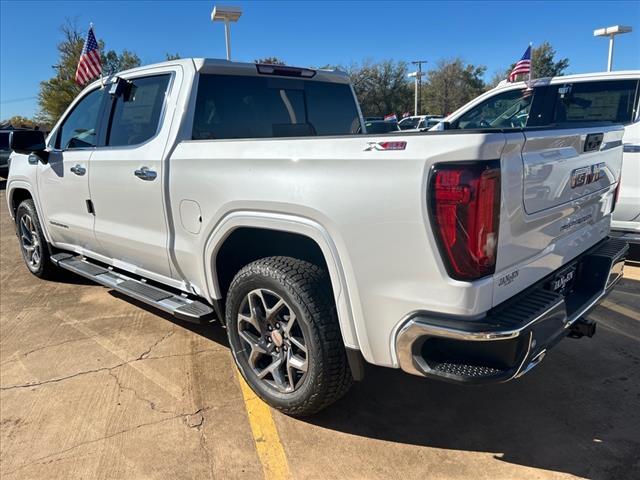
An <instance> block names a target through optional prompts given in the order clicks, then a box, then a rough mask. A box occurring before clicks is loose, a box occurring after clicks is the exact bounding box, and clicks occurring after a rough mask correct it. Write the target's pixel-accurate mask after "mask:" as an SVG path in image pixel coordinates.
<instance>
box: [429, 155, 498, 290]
mask: <svg viewBox="0 0 640 480" xmlns="http://www.w3.org/2000/svg"><path fill="white" fill-rule="evenodd" d="M429 187H430V188H429V194H430V197H429V198H430V216H431V222H432V225H433V230H434V233H435V236H436V240H437V242H438V246H439V248H440V254H441V255H442V259H443V260H444V263H445V266H446V267H447V271H448V273H449V275H450V276H451V277H452V278H455V279H458V280H475V279H477V278H480V277H484V276H486V275H491V274H493V273H494V271H495V266H496V253H497V247H498V227H499V220H500V162H498V161H489V162H460V163H447V164H440V165H435V166H434V168H433V170H432V173H431V181H430V185H429Z"/></svg>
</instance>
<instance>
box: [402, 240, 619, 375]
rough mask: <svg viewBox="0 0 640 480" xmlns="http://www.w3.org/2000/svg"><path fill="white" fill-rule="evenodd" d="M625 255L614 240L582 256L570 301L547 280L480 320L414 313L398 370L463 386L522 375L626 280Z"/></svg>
mask: <svg viewBox="0 0 640 480" xmlns="http://www.w3.org/2000/svg"><path fill="white" fill-rule="evenodd" d="M627 251H628V245H627V244H626V242H624V241H622V240H620V239H616V238H609V239H607V240H604V241H602V242H600V243H599V244H598V245H596V246H595V247H594V248H592V249H591V250H589V251H587V252H585V253H584V254H583V255H581V256H579V257H578V258H577V259H575V260H574V262H577V268H578V269H579V274H578V275H579V277H578V281H577V283H576V285H575V287H574V289H573V290H572V291H571V292H570V293H568V294H566V295H562V294H560V293H556V292H552V291H550V290H548V289H546V285H547V283H548V281H549V277H548V278H545V279H543V280H542V281H540V282H538V283H537V284H535V285H533V286H532V287H530V288H528V289H527V290H525V291H524V292H522V293H520V294H519V295H517V296H516V297H514V298H513V299H510V300H508V301H506V302H504V303H503V304H501V305H499V306H497V307H496V308H494V309H492V310H491V311H489V312H488V313H487V315H486V317H485V318H483V319H480V320H466V319H459V318H435V317H433V316H432V315H429V314H416V315H413V316H412V317H411V318H410V319H409V320H408V321H407V322H406V323H405V324H404V325H403V326H402V328H401V329H400V331H399V332H398V335H397V337H396V352H397V355H398V361H399V364H400V368H402V370H404V371H405V372H407V373H411V374H414V375H420V376H425V377H433V378H439V379H443V380H447V381H452V382H459V383H492V382H505V381H508V380H511V379H513V378H516V377H518V376H521V375H523V374H524V373H526V372H528V371H529V370H531V369H532V368H533V367H535V366H536V365H537V364H538V363H539V362H540V361H541V360H542V358H543V357H544V356H545V355H546V352H547V351H548V349H549V348H551V347H553V346H554V345H555V344H556V343H557V342H559V341H560V340H561V339H562V338H564V337H565V336H566V335H567V334H568V333H569V332H570V328H571V326H572V325H573V324H574V323H575V322H577V321H578V320H579V319H581V318H582V317H583V316H585V315H587V314H588V313H589V312H590V311H591V310H592V309H593V308H594V307H595V306H596V305H597V304H598V303H599V302H600V301H601V300H602V299H603V298H604V297H605V296H606V295H607V294H608V293H609V292H610V291H611V289H612V288H613V287H614V286H615V284H616V283H617V282H618V281H619V280H620V279H621V278H622V268H623V266H624V260H625V256H626V253H627ZM552 276H553V275H552ZM552 276H551V277H552Z"/></svg>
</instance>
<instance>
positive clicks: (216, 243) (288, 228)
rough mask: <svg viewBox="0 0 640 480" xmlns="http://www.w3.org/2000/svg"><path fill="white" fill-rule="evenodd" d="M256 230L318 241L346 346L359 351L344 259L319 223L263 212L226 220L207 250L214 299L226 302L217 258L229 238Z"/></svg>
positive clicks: (205, 262)
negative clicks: (244, 230) (237, 231)
mask: <svg viewBox="0 0 640 480" xmlns="http://www.w3.org/2000/svg"><path fill="white" fill-rule="evenodd" d="M241 227H254V228H263V229H268V230H278V231H283V232H288V233H294V234H300V235H304V236H306V237H308V238H310V239H312V240H313V241H315V242H316V243H317V244H318V246H319V247H320V250H321V251H322V254H323V256H324V259H325V262H326V264H327V268H328V270H329V277H330V279H331V286H332V289H333V293H334V297H335V300H336V308H337V313H338V320H339V322H340V330H341V333H342V338H343V340H344V343H345V346H346V347H348V348H352V349H359V348H360V347H359V345H360V343H359V342H358V338H357V335H356V329H355V324H354V317H353V309H352V306H351V301H350V296H349V288H348V286H347V281H346V277H345V273H344V269H343V265H342V262H341V261H340V255H339V253H338V249H337V248H336V246H335V243H334V242H333V240H332V239H331V236H330V235H329V232H328V231H327V230H326V229H325V228H324V227H323V226H322V225H320V224H319V223H318V222H316V221H314V220H311V219H309V218H305V217H300V216H296V215H289V214H282V213H271V212H260V211H235V212H231V213H229V214H227V215H226V216H225V217H223V218H222V219H221V220H220V221H219V222H218V223H217V224H216V226H215V227H214V229H213V231H212V232H211V233H210V234H209V236H208V238H207V241H206V243H205V248H204V258H203V262H202V263H203V265H204V268H205V272H204V274H205V279H206V283H207V290H208V292H209V295H210V297H211V298H213V299H222V292H221V290H220V285H219V282H218V276H217V273H216V261H215V259H216V256H217V254H218V251H219V249H220V247H221V246H222V245H223V243H224V241H225V240H226V238H227V237H228V236H229V235H230V234H231V233H232V232H233V231H234V230H235V229H237V228H241Z"/></svg>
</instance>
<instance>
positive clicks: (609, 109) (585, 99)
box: [432, 70, 640, 245]
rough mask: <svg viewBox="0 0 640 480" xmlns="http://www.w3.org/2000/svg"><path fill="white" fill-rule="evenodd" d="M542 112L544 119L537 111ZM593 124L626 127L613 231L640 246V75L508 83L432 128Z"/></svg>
mask: <svg viewBox="0 0 640 480" xmlns="http://www.w3.org/2000/svg"><path fill="white" fill-rule="evenodd" d="M535 96H538V99H535V100H534V97H535ZM543 99H544V100H543ZM532 105H535V108H534V109H533V110H531V109H532ZM543 105H544V107H543ZM540 108H544V109H545V112H544V115H541V113H540V112H539V111H537V110H536V109H538V110H539V109H540ZM530 110H531V112H532V115H530ZM587 122H597V123H609V124H620V125H623V126H624V130H625V133H624V136H623V138H622V142H623V150H624V154H623V162H622V182H621V185H620V191H619V195H618V201H617V203H616V210H615V212H614V213H613V218H612V221H611V231H612V235H615V236H617V237H621V238H623V239H624V240H625V241H627V242H629V243H632V244H637V245H640V70H628V71H617V72H599V73H587V74H578V75H567V76H562V77H552V78H537V79H535V80H534V81H533V82H532V83H531V88H528V86H527V85H526V84H525V83H523V82H517V83H509V82H507V81H503V82H502V83H501V84H500V85H498V86H497V87H496V88H494V89H492V90H490V91H488V92H486V93H484V94H482V95H480V96H478V97H477V98H475V99H474V100H472V101H471V102H469V103H468V104H466V105H464V106H463V107H461V108H459V109H458V110H456V111H455V112H453V113H452V114H451V115H449V116H448V117H447V118H446V119H444V120H443V122H441V123H440V125H439V126H438V127H434V128H432V129H433V130H439V129H444V128H447V129H451V128H453V129H473V128H476V126H477V125H480V124H483V125H485V127H490V128H497V129H503V128H514V127H525V126H529V127H533V126H536V127H542V126H547V125H553V126H555V127H562V126H564V127H567V126H570V125H584V124H587ZM445 125H446V126H445Z"/></svg>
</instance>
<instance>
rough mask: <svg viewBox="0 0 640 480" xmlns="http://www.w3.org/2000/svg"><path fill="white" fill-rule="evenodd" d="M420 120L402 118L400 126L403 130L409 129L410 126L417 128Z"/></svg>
mask: <svg viewBox="0 0 640 480" xmlns="http://www.w3.org/2000/svg"><path fill="white" fill-rule="evenodd" d="M419 121H420V119H419V118H403V119H402V120H400V123H399V124H398V126H399V127H400V129H402V130H409V129H410V128H416V126H417V125H418V122H419Z"/></svg>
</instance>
